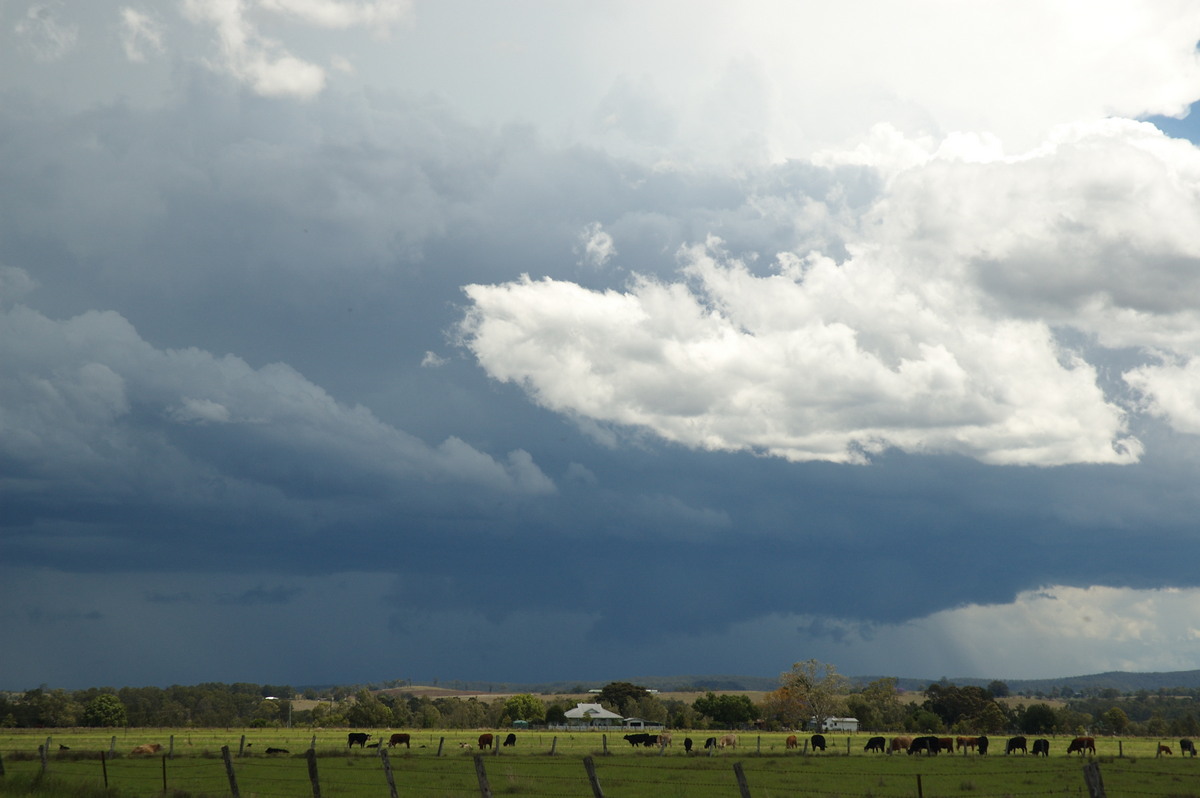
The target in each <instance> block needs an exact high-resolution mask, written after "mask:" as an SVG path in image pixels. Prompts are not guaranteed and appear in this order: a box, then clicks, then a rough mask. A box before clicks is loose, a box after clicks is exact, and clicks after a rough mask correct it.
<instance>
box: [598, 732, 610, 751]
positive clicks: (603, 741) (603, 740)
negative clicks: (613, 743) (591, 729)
mask: <svg viewBox="0 0 1200 798" xmlns="http://www.w3.org/2000/svg"><path fill="white" fill-rule="evenodd" d="M600 748H601V750H602V751H604V755H605V756H608V735H607V734H601V735H600Z"/></svg>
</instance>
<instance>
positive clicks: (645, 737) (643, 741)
mask: <svg viewBox="0 0 1200 798" xmlns="http://www.w3.org/2000/svg"><path fill="white" fill-rule="evenodd" d="M657 741H658V735H656V734H655V735H650V734H646V733H645V732H638V733H637V734H626V735H625V742H627V743H629V744H630V745H631V746H633V747H634V748H637V747H638V746H639V745H646V746H650V745H654V743H655V742H657Z"/></svg>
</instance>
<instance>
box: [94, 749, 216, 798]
mask: <svg viewBox="0 0 1200 798" xmlns="http://www.w3.org/2000/svg"><path fill="white" fill-rule="evenodd" d="M100 773H101V774H102V775H103V776H104V789H106V790H107V789H108V762H107V761H105V757H104V752H103V751H101V752H100ZM235 798H236V797H235Z"/></svg>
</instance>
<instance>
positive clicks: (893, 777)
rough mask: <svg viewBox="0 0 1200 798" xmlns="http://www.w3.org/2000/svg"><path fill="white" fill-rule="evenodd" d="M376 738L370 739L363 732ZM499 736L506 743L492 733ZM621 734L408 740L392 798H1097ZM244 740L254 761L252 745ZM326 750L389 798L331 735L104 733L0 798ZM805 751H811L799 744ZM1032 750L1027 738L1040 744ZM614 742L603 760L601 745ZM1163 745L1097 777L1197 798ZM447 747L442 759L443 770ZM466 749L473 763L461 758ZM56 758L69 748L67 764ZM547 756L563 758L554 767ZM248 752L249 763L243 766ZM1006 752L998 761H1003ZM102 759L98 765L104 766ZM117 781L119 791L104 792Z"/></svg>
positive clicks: (12, 746)
mask: <svg viewBox="0 0 1200 798" xmlns="http://www.w3.org/2000/svg"><path fill="white" fill-rule="evenodd" d="M364 731H366V730H364ZM371 733H372V741H375V740H380V739H382V740H383V741H384V743H385V745H386V741H387V738H388V736H389V735H390V734H391V732H390V731H385V730H371ZM492 733H493V734H499V735H500V736H501V737H503V735H505V734H507V733H508V730H501V731H499V732H496V731H493V732H492ZM625 733H626V732H623V731H619V730H613V731H609V732H603V733H602V732H567V731H558V732H555V731H518V732H516V735H517V745H516V747H514V748H502V749H500V750H499V751H498V752H495V751H483V752H480V751H479V750H478V749H477V748H476V747H475V741H476V739H477V738H478V735H479V734H480V732H479V731H461V730H409V734H410V735H412V745H413V747H412V748H410V749H405V748H403V747H399V748H393V749H390V750H388V751H387V753H388V764H389V765H390V766H391V770H392V774H393V780H394V782H395V784H396V789H397V794H398V795H400V796H405V795H421V796H447V797H448V798H449V797H452V798H460V797H462V796H466V797H467V798H470V796H477V795H479V794H480V790H479V782H478V776H477V773H476V767H475V756H476V755H481V759H480V761H481V763H482V764H483V767H484V771H485V775H486V778H487V780H488V783H489V785H490V787H491V791H492V794H494V795H497V796H500V795H522V796H547V798H548V797H549V796H581V798H588V797H589V796H591V795H592V788H591V785H590V783H589V780H588V777H587V773H586V770H585V767H584V759H585V757H591V759H592V761H593V763H594V766H595V772H596V777H597V780H598V781H599V783H600V786H601V788H602V789H603V792H604V794H605V796H608V798H660V797H661V798H671V797H672V796H679V797H680V798H684V797H685V796H686V798H705V796H714V797H715V796H731V797H732V798H736V796H739V795H740V794H741V793H740V791H739V787H738V784H737V780H736V777H735V771H734V765H735V764H736V765H738V766H740V768H741V771H742V773H743V774H744V777H745V780H746V784H747V785H748V787H749V790H750V794H751V795H753V796H756V798H770V797H772V796H774V797H775V798H781V797H782V796H792V797H794V796H808V795H812V796H818V797H819V798H835V797H837V796H840V797H842V798H853V797H855V796H872V798H888V797H889V796H897V797H899V796H906V797H907V796H916V795H918V788H919V789H920V794H921V795H923V796H929V797H930V798H932V797H933V796H971V798H989V797H991V796H994V797H995V798H1002V797H1004V796H1022V795H1049V794H1054V795H1064V794H1065V795H1087V789H1086V787H1085V786H1084V780H1083V766H1084V765H1085V764H1087V763H1088V762H1089V761H1090V760H1089V759H1087V758H1080V757H1079V756H1078V755H1073V756H1070V757H1068V756H1067V755H1066V753H1065V751H1066V747H1067V743H1068V739H1069V738H1065V737H1054V738H1049V739H1050V740H1051V756H1050V757H1049V758H1047V759H1043V758H1035V757H1032V756H1022V755H1020V754H1016V755H1013V756H1005V755H1004V754H1003V748H1004V740H1005V739H1006V738H1002V737H993V738H992V753H991V754H990V755H989V756H987V757H980V756H975V755H968V756H963V755H961V754H956V755H948V754H941V755H939V756H936V757H928V756H912V757H910V756H907V755H896V756H886V755H880V754H874V753H873V754H866V753H864V752H863V746H864V745H865V744H866V741H867V738H868V737H869V736H870V735H867V734H856V735H844V734H843V735H826V738H827V740H828V742H829V747H828V749H827V750H826V751H825V752H816V753H813V752H808V753H805V752H804V751H803V749H801V750H799V751H788V750H787V749H786V746H785V740H786V737H787V734H785V733H770V734H757V733H745V732H741V733H738V740H739V744H738V748H737V749H736V750H730V749H726V750H723V751H719V752H717V753H715V754H713V755H711V756H710V755H708V754H706V753H703V752H699V753H697V752H695V751H693V753H692V754H691V755H690V756H688V755H685V754H684V751H683V746H682V741H683V738H684V737H691V738H692V739H693V741H696V742H697V743H698V744H702V743H703V740H704V738H705V737H708V736H714V735H716V734H717V733H715V732H711V731H695V732H682V731H676V732H673V735H674V745H673V746H671V747H670V748H667V749H664V750H663V751H661V752H660V751H659V750H658V749H646V748H636V749H635V748H631V747H630V746H629V744H628V743H626V742H625V741H624V740H623V739H621V738H622V735H623V734H625ZM172 735H173V736H174V754H173V756H172V757H171V758H170V759H167V758H165V757H164V756H162V755H152V756H133V755H131V754H130V751H131V750H132V749H133V747H134V746H136V745H139V744H142V743H152V742H156V743H160V744H162V745H163V746H164V752H165V750H166V748H167V747H168V746H169V745H170V739H171V737H172ZM243 735H244V738H245V744H246V745H245V747H243V745H242V741H243ZM314 735H315V736H316V745H315V749H314V750H315V752H316V754H317V757H316V765H317V770H318V781H319V785H320V792H321V795H322V797H323V798H329V797H330V796H332V797H333V798H342V797H351V796H387V795H389V794H390V792H389V788H388V784H387V780H386V774H385V771H384V767H383V760H382V759H381V758H380V756H379V755H378V751H376V750H374V749H359V748H357V747H355V748H354V749H353V750H348V749H347V747H346V730H344V729H343V730H334V729H322V730H317V731H315V732H314V731H312V730H307V729H253V730H241V729H122V730H118V731H116V732H115V736H116V738H117V740H116V745H115V751H116V756H115V757H111V758H110V757H108V756H107V754H108V751H109V750H110V747H112V738H113V736H114V732H113V731H111V730H94V729H51V730H47V729H40V730H32V729H20V730H16V729H13V730H0V762H2V763H3V766H4V772H5V775H4V776H3V777H0V795H15V794H31V793H30V788H31V786H32V785H33V784H34V783H35V782H37V781H38V780H39V778H40V786H39V789H38V790H36V791H34V792H32V794H35V795H42V796H59V795H61V796H84V795H87V794H89V791H94V792H91V793H90V794H94V795H97V796H100V795H106V796H110V797H111V798H133V797H134V796H139V797H140V796H151V795H154V796H161V795H163V794H164V790H163V784H164V773H165V779H166V787H167V789H166V794H167V795H173V796H176V798H182V797H183V796H192V798H200V796H225V795H229V794H230V790H229V782H228V778H227V775H226V771H225V763H224V760H223V758H222V756H221V747H222V746H228V747H229V749H230V751H231V754H232V756H233V767H234V773H235V778H236V780H237V784H238V788H239V792H240V794H241V795H242V796H247V797H248V796H259V797H260V798H267V797H269V796H309V795H312V788H311V782H310V779H309V770H308V760H307V757H306V755H305V753H306V751H307V749H308V747H309V745H310V744H311V743H312V741H313V737H314ZM47 739H49V741H50V747H49V749H48V752H49V754H48V758H47V767H46V771H45V775H44V776H41V775H40V774H41V771H42V761H41V758H40V756H39V754H38V746H39V745H44V744H45V743H46V741H47ZM801 739H804V738H803V737H802V738H801ZM1032 739H1033V738H1032V737H1031V738H1030V740H1031V742H1032ZM605 742H607V746H606V745H605ZM1158 742H1159V741H1158V740H1152V739H1141V738H1123V739H1116V738H1101V739H1098V740H1097V757H1096V761H1097V762H1099V763H1100V767H1101V773H1102V776H1103V779H1104V784H1105V787H1106V788H1107V790H1108V794H1109V795H1110V796H1160V797H1166V796H1172V797H1174V798H1200V758H1196V759H1192V758H1190V757H1181V756H1179V753H1178V741H1177V740H1163V742H1164V743H1168V744H1170V745H1171V747H1172V749H1173V750H1175V753H1174V754H1173V755H1171V756H1161V757H1158V756H1156V755H1155V754H1156V748H1157V745H1158ZM439 744H440V745H441V756H438V755H437V752H438V746H439ZM460 744H467V745H469V746H471V747H470V748H462V747H460ZM59 746H66V747H67V749H66V750H60V748H59ZM268 746H270V747H276V748H286V749H288V750H289V752H290V753H289V754H287V755H267V754H266V753H265V750H266V748H267V747H268ZM552 748H553V750H554V754H555V755H554V756H550V751H551V749H552ZM239 749H240V750H241V752H242V755H241V756H238V751H239ZM997 749H999V751H1000V753H997V752H996V751H997ZM101 751H104V752H105V754H106V756H105V757H104V761H103V763H102V761H101V757H100V752H101ZM105 770H106V771H107V777H108V784H109V791H108V792H105V791H104V790H103V784H104V781H103V777H104V772H103V771H105Z"/></svg>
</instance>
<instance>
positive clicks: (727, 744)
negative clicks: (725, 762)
mask: <svg viewBox="0 0 1200 798" xmlns="http://www.w3.org/2000/svg"><path fill="white" fill-rule="evenodd" d="M717 747H718V748H737V735H736V734H726V735H724V736H723V737H721V739H720V740H717Z"/></svg>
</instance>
